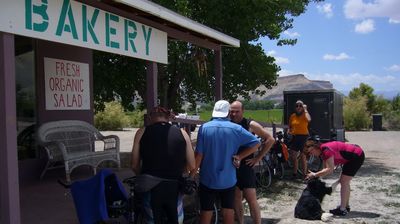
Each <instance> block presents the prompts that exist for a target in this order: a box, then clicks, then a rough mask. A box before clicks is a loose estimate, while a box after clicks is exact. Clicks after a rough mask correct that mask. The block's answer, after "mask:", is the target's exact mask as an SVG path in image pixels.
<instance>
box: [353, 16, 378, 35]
mask: <svg viewBox="0 0 400 224" xmlns="http://www.w3.org/2000/svg"><path fill="white" fill-rule="evenodd" d="M374 30H375V22H374V21H373V20H372V19H366V20H364V21H362V22H361V23H359V24H357V25H356V27H355V28H354V31H355V32H356V33H361V34H366V33H370V32H372V31H374Z"/></svg>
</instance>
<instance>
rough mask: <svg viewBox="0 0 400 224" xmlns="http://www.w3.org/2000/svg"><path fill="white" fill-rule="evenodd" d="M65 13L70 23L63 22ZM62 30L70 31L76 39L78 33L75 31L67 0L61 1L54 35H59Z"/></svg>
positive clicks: (69, 4)
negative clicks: (61, 4)
mask: <svg viewBox="0 0 400 224" xmlns="http://www.w3.org/2000/svg"><path fill="white" fill-rule="evenodd" d="M67 15H68V20H69V23H70V24H66V23H65V20H66V18H67ZM63 31H65V32H69V33H72V37H73V38H74V39H75V40H77V39H78V33H77V32H76V26H75V19H74V14H73V12H72V8H71V3H70V1H69V0H64V2H63V6H62V8H61V14H60V18H59V19H58V25H57V31H56V35H57V36H61V35H62V32H63Z"/></svg>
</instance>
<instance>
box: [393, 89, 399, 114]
mask: <svg viewBox="0 0 400 224" xmlns="http://www.w3.org/2000/svg"><path fill="white" fill-rule="evenodd" d="M392 110H393V111H398V112H400V93H398V94H397V95H396V96H395V97H393V100H392Z"/></svg>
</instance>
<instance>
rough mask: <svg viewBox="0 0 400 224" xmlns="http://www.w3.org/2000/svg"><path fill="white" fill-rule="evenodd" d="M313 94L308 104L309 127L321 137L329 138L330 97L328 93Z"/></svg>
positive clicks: (330, 120) (330, 123)
mask: <svg viewBox="0 0 400 224" xmlns="http://www.w3.org/2000/svg"><path fill="white" fill-rule="evenodd" d="M314 94H315V95H314ZM314 94H313V97H312V103H311V105H308V108H309V111H310V114H311V124H310V129H311V131H313V132H315V134H318V135H319V136H320V137H321V138H322V139H324V140H329V139H330V137H331V130H330V129H331V127H332V102H331V99H330V98H331V97H330V94H329V93H321V94H318V93H314ZM310 134H312V133H310Z"/></svg>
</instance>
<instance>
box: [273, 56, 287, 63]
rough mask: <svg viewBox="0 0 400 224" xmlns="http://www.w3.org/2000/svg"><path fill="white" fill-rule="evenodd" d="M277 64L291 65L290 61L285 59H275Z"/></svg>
mask: <svg viewBox="0 0 400 224" xmlns="http://www.w3.org/2000/svg"><path fill="white" fill-rule="evenodd" d="M275 62H276V63H277V64H289V62H290V61H289V59H288V58H284V57H275Z"/></svg>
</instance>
